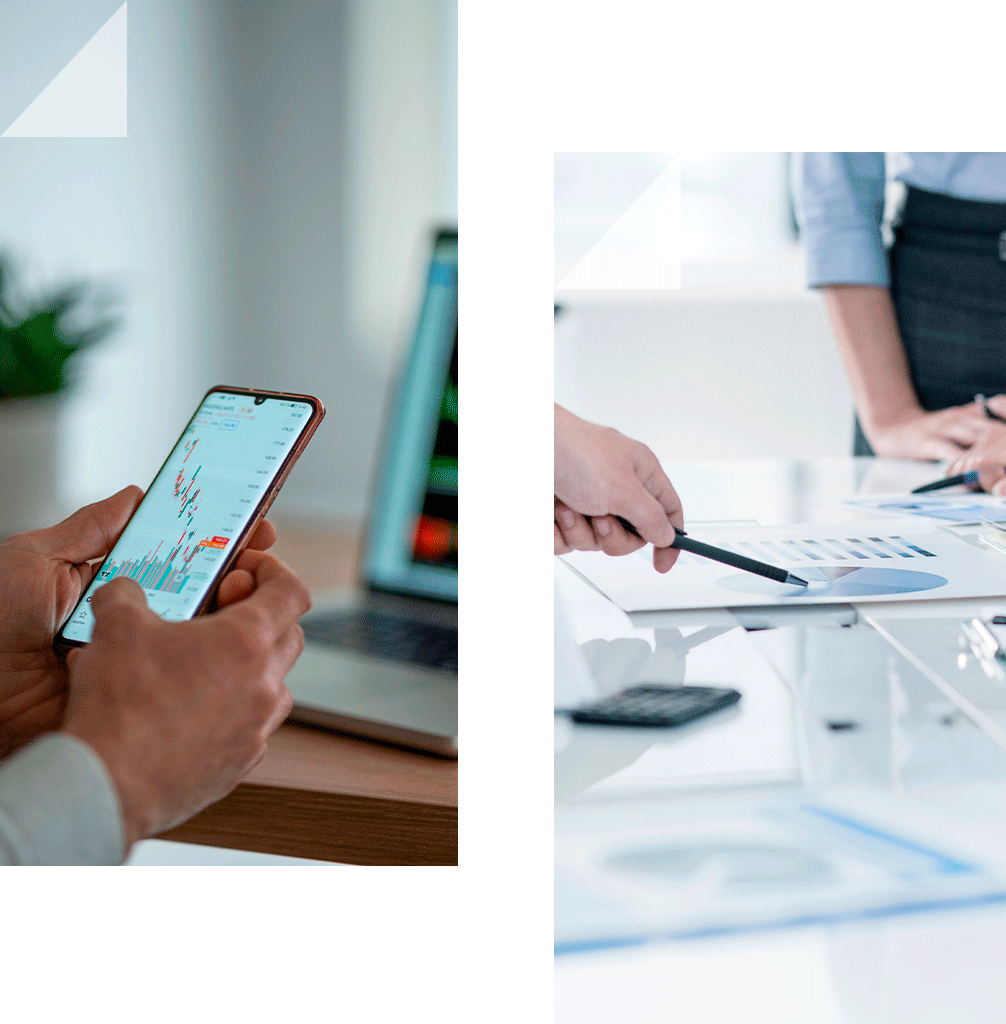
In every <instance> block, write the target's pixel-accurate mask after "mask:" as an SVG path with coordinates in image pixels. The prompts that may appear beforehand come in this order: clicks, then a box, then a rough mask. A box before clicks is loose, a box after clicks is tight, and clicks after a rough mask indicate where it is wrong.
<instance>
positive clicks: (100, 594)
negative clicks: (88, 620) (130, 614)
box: [91, 577, 152, 622]
mask: <svg viewBox="0 0 1006 1024" xmlns="http://www.w3.org/2000/svg"><path fill="white" fill-rule="evenodd" d="M127 607H132V608H136V609H138V610H141V611H143V612H146V611H148V610H149V609H148V608H147V595H146V594H144V592H143V588H142V587H141V586H140V585H139V583H137V582H136V581H135V580H130V579H125V578H123V577H119V578H118V579H114V580H110V581H109V582H108V583H106V584H105V585H104V586H102V587H99V588H98V589H97V590H96V591H95V592H94V593H93V594H92V595H91V611H92V612H93V613H94V618H95V621H96V622H97V621H99V620H101V619H103V618H105V617H106V616H108V615H110V614H111V613H112V612H114V611H118V610H120V609H122V608H127ZM151 614H152V613H151Z"/></svg>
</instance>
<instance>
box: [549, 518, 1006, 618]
mask: <svg viewBox="0 0 1006 1024" xmlns="http://www.w3.org/2000/svg"><path fill="white" fill-rule="evenodd" d="M695 536H697V538H698V539H699V540H704V541H706V542H708V543H710V544H713V545H715V546H717V547H721V548H726V549H727V550H729V551H733V552H734V553H736V554H743V555H747V556H748V557H749V558H755V559H758V560H759V561H762V562H768V563H769V564H771V565H776V566H779V567H780V568H782V569H787V570H790V571H792V572H794V573H796V574H797V575H799V576H801V577H802V578H803V579H805V580H807V582H808V586H807V587H795V586H788V585H786V584H781V583H774V582H773V581H772V580H767V579H764V578H762V577H760V576H754V575H752V574H751V573H746V572H738V571H737V570H736V569H730V568H727V567H724V566H723V565H720V564H719V563H716V562H712V561H709V560H708V559H704V558H700V557H698V556H696V555H690V554H684V553H683V554H682V555H680V556H679V558H678V560H677V562H676V563H675V566H674V568H673V569H672V570H671V572H669V573H667V574H666V575H661V574H659V573H656V572H654V570H653V566H652V552H651V551H650V549H649V548H643V549H642V550H641V551H640V552H638V553H637V554H636V555H634V556H628V557H626V558H609V557H607V556H606V555H604V554H600V553H598V552H592V551H583V552H574V553H572V554H570V555H566V556H564V561H565V562H566V563H567V564H568V565H569V566H570V567H571V568H572V569H573V570H574V571H575V572H577V573H579V574H580V575H581V576H583V577H584V578H585V579H586V580H587V581H588V582H590V583H591V584H593V585H594V586H595V587H596V588H597V589H598V590H600V591H601V593H603V594H605V595H606V596H607V597H608V598H610V600H612V601H613V602H614V603H615V604H617V605H618V606H619V607H620V608H622V609H623V610H624V611H629V612H631V611H659V610H672V609H686V608H735V607H751V606H764V605H793V604H834V603H843V604H859V603H861V602H872V601H883V600H888V601H893V600H897V601H904V600H907V601H912V600H928V599H932V598H959V597H968V598H970V597H993V596H997V595H1001V594H1002V593H1003V589H1004V584H1003V578H1004V575H1006V574H1004V569H1006V563H1003V562H1002V561H1001V559H1000V558H998V557H992V556H991V555H989V554H987V553H985V552H983V551H982V550H980V549H978V548H976V547H974V546H972V545H970V544H968V543H967V542H966V541H965V540H963V539H961V538H960V537H957V536H953V535H952V534H950V533H949V532H947V530H945V529H941V528H939V527H937V526H936V525H935V524H931V525H930V524H925V521H924V520H918V519H915V520H910V519H902V520H898V519H876V520H872V521H868V522H845V523H837V524H832V525H826V524H824V525H823V524H820V523H813V524H805V525H802V526H800V525H795V526H770V527H750V526H747V527H744V528H738V527H733V528H722V529H710V530H703V531H702V533H701V535H698V534H695Z"/></svg>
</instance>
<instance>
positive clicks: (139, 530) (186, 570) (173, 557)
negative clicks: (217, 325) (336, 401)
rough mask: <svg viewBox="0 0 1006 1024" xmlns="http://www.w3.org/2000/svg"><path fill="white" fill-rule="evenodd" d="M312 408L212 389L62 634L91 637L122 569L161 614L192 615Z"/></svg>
mask: <svg viewBox="0 0 1006 1024" xmlns="http://www.w3.org/2000/svg"><path fill="white" fill-rule="evenodd" d="M311 412H312V408H311V406H310V405H309V404H308V403H306V402H290V401H283V400H281V399H276V398H267V399H266V400H265V401H264V402H263V403H262V404H261V405H256V404H255V400H254V398H253V397H252V396H250V395H231V394H228V393H227V392H223V391H221V392H213V393H212V394H210V395H209V396H208V397H207V398H206V399H205V401H204V402H203V404H202V405H201V406H200V407H199V410H198V411H197V412H196V415H195V416H194V417H193V418H192V421H191V422H190V423H189V425H188V427H186V429H185V433H184V434H183V435H182V437H181V439H180V440H179V442H178V444H177V445H176V446H175V449H174V451H173V452H172V453H171V455H170V457H169V458H168V461H167V462H166V463H165V465H164V468H163V469H162V470H161V471H160V473H158V475H157V478H156V479H155V480H154V482H153V483H152V484H151V485H150V489H149V490H148V491H147V495H146V497H145V498H144V500H143V504H142V505H141V506H140V508H139V509H138V510H137V512H136V514H135V515H134V516H133V518H132V519H131V520H130V521H129V525H128V526H127V527H126V529H125V532H124V533H123V534H122V536H121V537H120V538H119V542H118V543H117V544H116V545H115V547H114V548H113V549H112V551H111V553H110V554H109V556H108V558H106V559H105V561H104V562H103V563H102V565H101V567H100V569H99V570H98V573H97V575H96V576H95V578H94V581H93V582H92V583H91V586H90V587H89V588H88V590H87V593H86V594H85V596H84V600H82V601H81V602H80V604H79V605H78V607H77V609H76V611H75V612H74V613H73V615H72V616H71V618H70V619H69V621H68V622H67V624H66V625H65V626H64V627H63V636H65V637H66V638H67V639H68V640H81V641H84V642H87V641H89V640H90V639H91V630H92V629H93V626H94V617H93V616H92V614H91V608H90V599H91V595H92V594H93V593H94V591H95V590H96V589H98V588H99V587H101V586H102V585H103V584H105V583H107V582H108V581H109V580H112V579H115V577H117V576H128V577H129V578H130V579H132V580H136V582H137V583H139V585H140V586H141V587H143V590H144V592H145V593H146V596H147V603H148V605H149V606H150V608H151V609H152V610H153V611H155V612H156V613H157V614H158V615H160V616H161V618H162V619H171V620H181V619H188V618H191V617H192V614H193V613H194V611H195V610H196V608H197V607H198V606H199V603H200V601H202V600H203V598H204V597H205V596H206V593H207V591H208V590H209V588H210V586H211V585H212V583H213V580H214V577H215V576H216V573H217V570H218V569H219V567H220V564H221V562H223V560H224V559H225V558H226V557H227V556H228V555H229V554H230V552H231V550H233V547H232V546H233V544H234V543H235V541H236V540H237V538H239V537H240V536H241V533H242V531H243V530H244V528H245V527H246V526H247V525H248V523H249V521H250V520H251V518H252V516H253V515H254V513H255V509H256V507H257V506H258V504H259V501H260V500H261V499H262V497H263V495H264V492H265V491H266V490H267V489H268V487H269V485H270V484H271V483H272V482H273V480H274V479H275V478H276V475H277V473H278V472H279V470H280V468H281V467H282V465H283V462H284V459H285V457H286V455H287V454H288V453H289V452H290V450H291V448H293V446H294V444H295V442H296V441H297V438H298V437H299V436H300V434H301V432H302V431H303V430H304V427H305V426H307V423H308V421H309V419H310V418H311Z"/></svg>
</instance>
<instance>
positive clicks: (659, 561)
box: [653, 548, 681, 572]
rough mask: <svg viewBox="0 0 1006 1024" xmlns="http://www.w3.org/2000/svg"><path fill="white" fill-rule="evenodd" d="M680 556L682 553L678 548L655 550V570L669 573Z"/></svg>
mask: <svg viewBox="0 0 1006 1024" xmlns="http://www.w3.org/2000/svg"><path fill="white" fill-rule="evenodd" d="M680 554H681V552H680V551H679V550H678V549H677V548H654V549H653V568H654V569H656V570H657V572H669V571H670V568H671V566H672V565H674V563H675V562H676V561H677V560H678V555H680Z"/></svg>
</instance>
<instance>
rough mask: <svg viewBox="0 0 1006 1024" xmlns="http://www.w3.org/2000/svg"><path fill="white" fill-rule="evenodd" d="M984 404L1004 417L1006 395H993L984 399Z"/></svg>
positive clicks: (1005, 416) (1005, 412)
mask: <svg viewBox="0 0 1006 1024" xmlns="http://www.w3.org/2000/svg"><path fill="white" fill-rule="evenodd" d="M985 404H986V405H987V406H988V407H989V409H990V410H991V411H992V412H994V413H995V414H996V415H997V416H1002V418H1003V419H1006V395H993V396H992V397H991V398H988V399H986V400H985Z"/></svg>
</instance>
